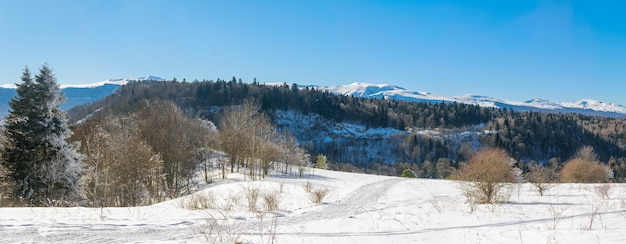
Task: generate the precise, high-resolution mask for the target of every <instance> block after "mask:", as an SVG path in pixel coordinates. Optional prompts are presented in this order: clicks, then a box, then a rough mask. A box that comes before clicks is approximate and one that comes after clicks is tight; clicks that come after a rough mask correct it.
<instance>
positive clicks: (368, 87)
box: [0, 75, 626, 118]
mask: <svg viewBox="0 0 626 244" xmlns="http://www.w3.org/2000/svg"><path fill="white" fill-rule="evenodd" d="M144 80H157V81H162V80H163V79H162V78H160V77H157V76H152V75H148V76H145V77H140V78H123V79H109V80H105V81H101V82H97V83H91V84H80V85H61V89H62V90H61V91H62V92H63V94H65V97H66V98H67V101H66V102H65V103H64V104H63V105H61V108H63V109H70V108H72V107H74V106H78V105H81V104H85V103H90V102H93V101H96V100H99V99H101V98H104V97H106V96H108V95H110V94H112V93H113V92H115V90H117V89H118V88H119V87H120V86H122V85H124V84H126V83H128V82H129V81H144ZM308 87H313V88H315V89H323V90H328V91H330V92H332V93H335V94H341V95H348V96H355V97H363V98H384V99H394V100H402V101H412V102H432V103H438V102H442V101H443V102H458V103H466V104H477V105H480V106H481V107H493V108H507V109H513V110H516V111H538V112H550V113H578V114H584V115H597V116H604V117H617V118H626V107H625V106H622V105H619V104H613V103H607V102H602V101H597V100H592V99H583V100H579V101H576V102H551V101H548V100H544V99H532V100H529V101H525V102H518V101H510V100H503V99H498V98H493V97H486V96H480V95H464V96H456V97H450V96H441V95H436V94H432V93H428V92H418V91H411V90H407V89H404V88H402V87H399V86H394V85H388V84H371V83H358V82H356V83H352V84H349V85H340V86H315V85H313V86H308ZM15 94H16V93H15V85H0V116H1V118H4V116H5V115H6V114H7V112H8V110H9V105H8V102H9V100H10V99H11V97H13V96H15Z"/></svg>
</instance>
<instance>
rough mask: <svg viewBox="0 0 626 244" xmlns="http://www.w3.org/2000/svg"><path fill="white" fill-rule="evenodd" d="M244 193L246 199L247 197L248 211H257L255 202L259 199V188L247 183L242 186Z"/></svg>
mask: <svg viewBox="0 0 626 244" xmlns="http://www.w3.org/2000/svg"><path fill="white" fill-rule="evenodd" d="M244 191H245V193H246V199H248V211H250V212H255V211H257V208H256V203H257V201H258V200H259V195H260V193H259V188H258V187H253V186H252V185H248V186H247V187H245V188H244Z"/></svg>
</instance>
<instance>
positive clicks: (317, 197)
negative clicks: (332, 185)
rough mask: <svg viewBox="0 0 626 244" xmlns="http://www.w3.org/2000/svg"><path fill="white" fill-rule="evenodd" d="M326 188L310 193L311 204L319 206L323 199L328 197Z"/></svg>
mask: <svg viewBox="0 0 626 244" xmlns="http://www.w3.org/2000/svg"><path fill="white" fill-rule="evenodd" d="M328 192H329V190H328V188H326V187H324V188H317V189H315V190H313V191H312V192H311V202H313V203H315V204H320V203H322V201H323V200H324V197H326V195H328Z"/></svg>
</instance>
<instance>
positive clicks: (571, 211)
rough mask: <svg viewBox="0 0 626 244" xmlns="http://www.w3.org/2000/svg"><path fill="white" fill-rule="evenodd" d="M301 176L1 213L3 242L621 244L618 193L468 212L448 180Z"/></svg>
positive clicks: (624, 213)
mask: <svg viewBox="0 0 626 244" xmlns="http://www.w3.org/2000/svg"><path fill="white" fill-rule="evenodd" d="M308 173H309V174H308V175H307V177H306V178H304V179H300V178H293V176H284V175H282V174H279V173H277V174H276V175H274V176H270V177H268V178H266V179H265V180H262V181H256V182H250V181H245V180H243V178H244V176H243V175H240V174H231V175H229V179H228V180H224V181H220V182H217V183H215V184H211V185H207V186H204V187H202V190H200V191H198V192H196V193H194V194H192V195H190V196H187V197H183V198H179V199H174V200H171V201H167V202H163V203H159V204H155V205H152V206H145V207H130V208H82V207H75V208H0V226H1V227H0V241H1V242H3V243H11V242H21V243H24V242H28V243H30V242H35V243H57V242H63V243H102V242H107V243H118V242H124V243H126V242H136V243H204V242H217V241H215V240H221V241H223V242H228V243H233V242H234V240H239V241H242V242H244V243H269V242H270V240H271V238H272V237H275V243H622V242H623V233H625V231H626V221H625V220H626V187H625V186H624V185H622V184H611V185H610V192H609V198H608V199H603V198H601V197H600V196H599V194H597V193H596V188H597V187H598V185H594V184H589V185H580V184H558V185H556V186H555V187H554V188H552V189H551V190H549V191H548V193H547V194H546V195H545V196H539V195H538V194H537V192H536V191H535V190H534V189H533V188H532V185H530V184H521V185H519V186H518V187H517V188H515V189H514V190H513V191H512V192H511V193H512V194H511V198H510V201H509V202H508V203H505V204H497V205H479V206H477V207H476V208H475V209H474V210H473V211H472V208H471V207H470V206H469V205H468V204H467V203H466V202H465V199H464V197H463V195H462V193H461V192H460V191H459V190H458V188H457V182H455V181H450V180H427V179H403V178H396V177H385V176H375V175H364V174H353V173H343V172H333V171H326V170H319V169H312V170H311V171H309V172H308ZM307 183H310V184H311V185H312V186H313V188H314V189H321V188H327V189H329V194H328V195H327V197H326V198H324V200H323V201H322V203H321V204H314V203H312V202H311V201H310V198H309V196H310V194H309V193H307V192H306V191H305V190H304V187H303V186H305V185H306V184H307ZM246 188H258V189H259V190H260V191H261V193H262V194H263V193H264V192H276V193H277V194H278V195H279V196H280V204H279V209H280V210H279V211H278V212H277V214H276V215H275V216H276V217H273V216H274V215H273V214H271V213H269V212H265V211H262V210H263V208H264V207H263V200H261V199H259V200H258V203H257V206H258V208H259V210H261V211H260V212H249V211H248V208H247V200H246V197H245V196H244V193H243V192H244V191H245V189H246ZM280 189H282V191H281V190H280ZM199 196H205V197H206V196H213V197H214V198H215V199H217V200H216V201H215V204H214V205H215V206H214V209H191V208H185V207H184V206H185V203H186V202H190V201H191V199H193V198H194V197H199ZM261 198H262V197H261ZM229 202H231V203H232V204H230V205H229V204H228V203H229ZM211 220H215V221H211ZM213 223H220V224H222V226H220V227H219V228H218V227H216V226H215V225H213ZM272 223H274V224H272ZM273 226H274V227H275V228H274V227H273ZM211 230H212V232H211ZM216 230H221V231H222V232H217V231H216ZM219 233H221V234H219ZM271 233H275V234H271ZM219 238H221V239H219Z"/></svg>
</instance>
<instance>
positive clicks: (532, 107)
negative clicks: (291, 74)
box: [310, 82, 626, 118]
mask: <svg viewBox="0 0 626 244" xmlns="http://www.w3.org/2000/svg"><path fill="white" fill-rule="evenodd" d="M310 87H311V86H310ZM313 87H316V88H317V89H323V90H327V91H329V92H332V93H334V94H340V95H345V96H356V97H362V98H384V99H392V100H402V101H413V102H442V101H443V102H450V103H452V102H458V103H466V104H474V105H479V106H481V107H491V108H506V109H513V110H517V111H537V112H552V113H554V112H556V113H578V114H583V115H592V116H605V117H619V118H626V106H623V105H620V104H614V103H609V102H603V101H599V100H595V99H589V98H585V99H580V100H578V101H575V102H552V101H549V100H546V99H541V98H535V99H531V100H527V101H524V102H518V101H512V100H504V99H499V98H494V97H489V96H482V95H476V94H466V95H462V96H442V95H436V94H432V93H429V92H420V91H411V90H407V89H405V88H403V87H399V86H395V85H390V84H373V83H363V82H354V83H351V84H349V85H339V86H313Z"/></svg>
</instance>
